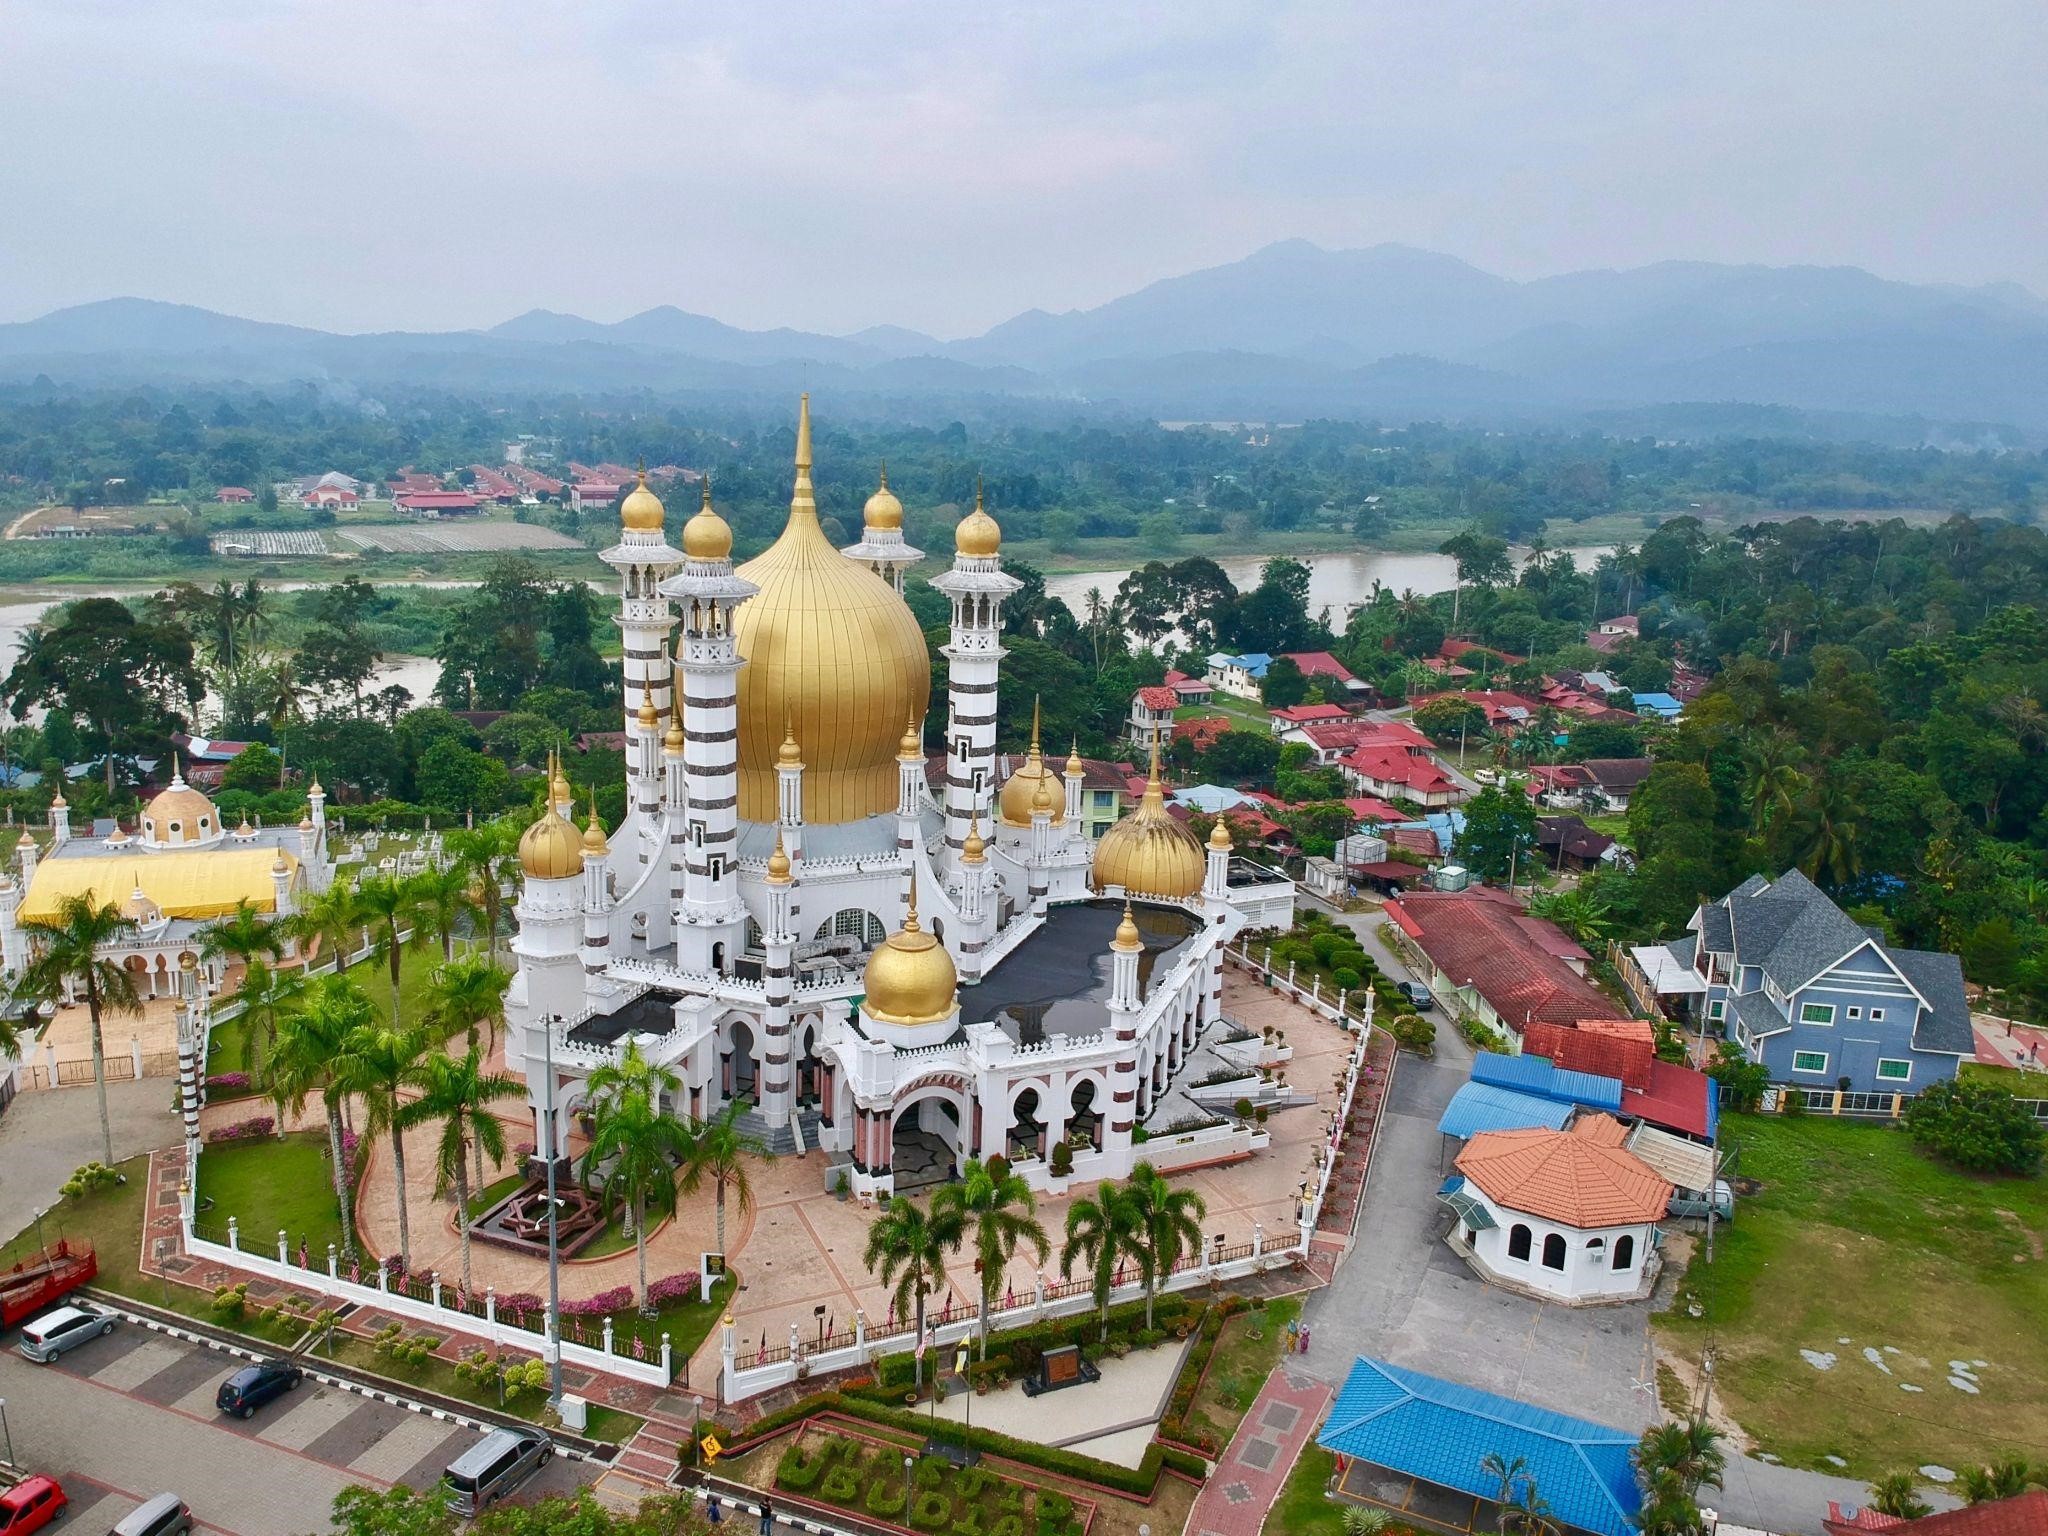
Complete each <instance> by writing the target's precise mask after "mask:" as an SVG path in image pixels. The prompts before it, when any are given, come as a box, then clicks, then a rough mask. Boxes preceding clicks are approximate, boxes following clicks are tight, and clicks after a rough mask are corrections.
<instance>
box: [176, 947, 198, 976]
mask: <svg viewBox="0 0 2048 1536" xmlns="http://www.w3.org/2000/svg"><path fill="white" fill-rule="evenodd" d="M178 969H179V970H181V971H196V970H198V969H199V957H198V956H197V955H195V954H193V953H192V951H191V950H189V949H188V950H186V951H185V953H183V954H182V955H180V956H178Z"/></svg>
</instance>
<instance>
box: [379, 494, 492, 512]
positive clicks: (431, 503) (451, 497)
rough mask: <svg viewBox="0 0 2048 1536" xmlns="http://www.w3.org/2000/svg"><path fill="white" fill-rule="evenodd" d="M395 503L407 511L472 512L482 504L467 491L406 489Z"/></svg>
mask: <svg viewBox="0 0 2048 1536" xmlns="http://www.w3.org/2000/svg"><path fill="white" fill-rule="evenodd" d="M396 504H397V505H398V506H401V507H403V508H405V509H406V510H407V511H408V512H474V511H475V510H476V509H477V508H478V507H480V506H481V505H483V503H482V502H480V501H479V500H477V498H476V497H474V496H472V495H470V494H469V492H467V491H407V492H406V493H405V494H404V495H402V496H400V497H398V498H397V502H396Z"/></svg>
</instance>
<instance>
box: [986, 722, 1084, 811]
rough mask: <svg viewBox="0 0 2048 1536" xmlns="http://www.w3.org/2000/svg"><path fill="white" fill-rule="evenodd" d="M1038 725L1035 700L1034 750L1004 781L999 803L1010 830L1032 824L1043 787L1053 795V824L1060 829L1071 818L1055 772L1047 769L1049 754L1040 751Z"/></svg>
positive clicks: (1051, 807)
mask: <svg viewBox="0 0 2048 1536" xmlns="http://www.w3.org/2000/svg"><path fill="white" fill-rule="evenodd" d="M1038 725H1039V710H1038V701H1037V700H1035V699H1034V700H1033V701H1032V703H1031V750H1030V752H1029V753H1028V754H1026V756H1025V758H1024V762H1023V764H1022V765H1021V766H1020V767H1018V768H1017V769H1016V771H1015V772H1013V773H1012V774H1011V775H1010V776H1009V778H1007V779H1005V780H1004V781H1003V792H1002V794H1001V795H1000V796H998V797H997V802H996V803H997V805H998V806H999V807H1000V814H1001V816H1002V819H1003V825H1004V826H1006V827H1028V826H1030V825H1031V812H1032V809H1033V808H1034V807H1035V806H1036V805H1037V803H1038V791H1039V789H1040V788H1041V787H1043V788H1044V790H1045V792H1046V793H1047V794H1048V795H1050V796H1052V804H1051V805H1049V806H1048V807H1047V809H1048V810H1050V811H1051V812H1052V824H1053V825H1054V826H1056V827H1057V826H1060V825H1062V824H1063V823H1064V822H1065V821H1066V819H1067V801H1066V796H1065V794H1064V793H1063V792H1061V791H1060V790H1059V789H1058V788H1057V787H1056V786H1055V785H1054V783H1053V771H1052V769H1050V768H1048V767H1047V766H1046V762H1045V754H1044V753H1043V752H1041V751H1040V750H1039V746H1038Z"/></svg>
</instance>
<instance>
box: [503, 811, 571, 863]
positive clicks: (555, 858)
mask: <svg viewBox="0 0 2048 1536" xmlns="http://www.w3.org/2000/svg"><path fill="white" fill-rule="evenodd" d="M519 867H520V868H521V869H523V870H525V871H526V873H527V874H528V875H529V876H531V877H532V878H533V879H535V880H567V879H569V878H570V877H571V876H573V875H578V874H581V873H582V872H583V839H582V838H580V837H578V836H577V835H576V828H575V826H574V824H573V823H571V822H570V821H569V820H568V819H567V818H566V817H563V816H558V815H556V814H555V813H554V812H553V811H551V810H546V809H543V810H542V811H541V813H540V815H539V817H538V818H536V819H535V821H534V823H533V825H532V826H530V827H528V828H527V829H526V831H525V832H523V833H522V834H520V838H519Z"/></svg>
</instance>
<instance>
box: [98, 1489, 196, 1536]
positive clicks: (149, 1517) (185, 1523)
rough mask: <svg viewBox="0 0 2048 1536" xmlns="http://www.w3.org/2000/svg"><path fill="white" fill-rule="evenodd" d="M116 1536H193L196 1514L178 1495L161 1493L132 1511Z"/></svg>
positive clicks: (120, 1525) (114, 1533)
mask: <svg viewBox="0 0 2048 1536" xmlns="http://www.w3.org/2000/svg"><path fill="white" fill-rule="evenodd" d="M112 1536H192V1511H191V1510H189V1509H187V1508H186V1507H185V1501H184V1500H183V1499H181V1498H179V1497H178V1496H177V1495H176V1494H175V1493H160V1494H158V1495H157V1496H156V1497H155V1498H153V1499H145V1500H144V1501H143V1502H142V1503H140V1504H138V1505H136V1506H135V1508H133V1509H131V1510H129V1511H128V1513H127V1514H126V1515H125V1516H123V1517H122V1519H121V1523H120V1524H119V1525H117V1526H115V1527H114V1529H113V1532H112Z"/></svg>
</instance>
